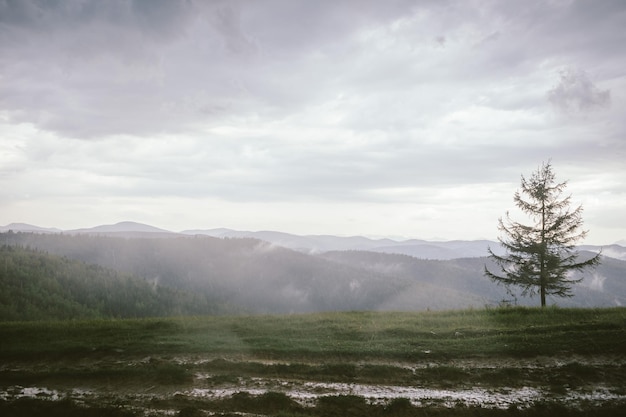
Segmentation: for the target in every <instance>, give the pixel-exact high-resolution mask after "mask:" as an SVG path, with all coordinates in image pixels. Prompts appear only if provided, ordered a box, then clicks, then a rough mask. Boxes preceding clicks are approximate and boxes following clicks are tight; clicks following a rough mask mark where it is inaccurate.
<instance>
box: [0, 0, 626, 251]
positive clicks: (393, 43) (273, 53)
mask: <svg viewBox="0 0 626 417" xmlns="http://www.w3.org/2000/svg"><path fill="white" fill-rule="evenodd" d="M624 27H626V3H624V2H623V1H621V0H616V1H608V0H607V1H600V2H591V1H524V2H510V1H480V0H476V1H450V2H447V1H426V0H424V1H409V0H406V1H400V0H398V1H377V0H371V1H363V0H352V1H314V2H313V1H291V0H275V1H252V0H249V1H245V0H241V1H183V0H180V1H176V0H171V1H170V0H159V1H157V0H142V1H140V0H135V1H132V0H110V1H98V0H76V1H46V0H39V1H37V0H0V187H1V189H2V191H1V194H0V224H7V223H11V222H27V223H32V224H36V225H39V226H44V227H52V226H55V227H60V228H65V229H69V228H78V227H89V226H95V225H98V224H104V223H113V222H117V221H122V220H133V221H139V222H144V223H149V224H153V225H155V226H158V227H162V228H167V229H170V230H182V229H187V228H215V227H230V228H234V229H246V230H268V229H269V230H281V231H285V232H292V233H301V234H344V235H345V234H362V235H384V236H405V237H408V238H432V237H442V238H446V239H475V238H480V237H487V238H495V237H496V236H497V227H496V226H497V219H498V217H500V216H501V215H503V214H504V213H505V212H506V211H507V210H509V209H512V208H513V201H512V197H513V193H514V192H515V190H516V189H517V188H518V187H519V180H520V175H522V174H524V175H530V174H531V173H532V171H534V170H535V169H536V168H537V167H538V166H539V165H540V164H541V162H542V161H546V160H548V159H551V160H552V163H553V166H554V169H555V172H556V174H557V179H558V180H569V187H568V191H569V192H570V193H572V195H573V201H574V202H575V203H577V204H583V206H584V209H585V211H584V220H585V227H586V228H587V229H589V230H590V233H589V236H588V240H587V243H597V244H608V243H613V242H615V241H618V240H621V239H626V215H625V213H626V170H625V168H626V162H624V161H626V117H625V110H626V46H625V45H626V31H625V30H624ZM519 220H524V219H523V218H521V219H519Z"/></svg>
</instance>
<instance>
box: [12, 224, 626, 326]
mask: <svg viewBox="0 0 626 417" xmlns="http://www.w3.org/2000/svg"><path fill="white" fill-rule="evenodd" d="M2 229H4V232H3V233H0V248H4V249H5V254H4V256H5V257H6V260H5V261H4V265H5V266H8V267H9V268H8V269H7V268H5V269H4V271H0V275H2V272H4V275H6V276H5V279H6V280H7V281H6V282H5V281H2V282H0V284H2V285H5V284H6V285H5V287H3V289H2V291H1V292H0V295H1V297H0V298H1V299H2V300H7V303H5V304H7V305H9V304H10V305H12V306H13V307H15V308H17V309H18V310H15V308H13V309H12V310H11V311H8V312H7V313H6V314H4V315H3V314H2V308H3V306H4V304H3V303H2V302H0V320H2V319H3V317H22V316H24V317H27V313H28V312H29V311H30V312H31V316H32V314H35V313H33V312H37V311H39V312H40V313H37V314H44V313H43V312H46V313H45V314H46V317H48V316H49V317H57V318H63V317H67V315H68V314H70V313H69V312H72V311H90V312H91V313H90V314H105V313H106V314H109V315H111V316H112V317H121V316H124V315H125V314H126V315H141V314H147V313H146V312H147V311H159V314H169V313H168V312H178V313H177V314H184V313H185V312H186V311H190V307H191V306H193V309H194V310H193V311H196V312H197V313H201V312H210V313H211V314H232V313H246V314H251V313H253V314H257V313H272V314H274V313H302V312H314V311H338V310H426V309H433V310H434V309H439V310H441V309H459V308H469V307H475V308H482V307H484V306H485V305H492V306H493V305H498V304H502V303H505V304H507V303H512V304H518V305H537V300H536V299H533V298H530V297H527V296H522V295H521V294H519V292H516V291H512V292H511V291H507V289H505V288H504V287H501V286H498V285H496V284H495V283H494V282H492V281H490V280H489V279H488V278H486V277H485V274H484V268H485V267H487V268H489V269H490V270H493V268H495V266H494V265H493V263H492V262H491V260H490V259H489V258H487V257H485V256H482V255H481V253H482V254H483V255H484V254H485V253H486V252H481V251H486V247H485V246H486V245H494V244H495V242H489V241H468V242H466V241H451V242H427V241H419V240H412V241H404V242H396V241H393V240H390V239H368V238H364V237H349V238H343V237H334V236H295V235H289V234H285V233H277V232H237V231H232V230H226V229H215V230H210V231H197V230H196V231H186V232H185V233H174V232H170V231H167V230H163V229H158V228H154V227H152V226H148V225H142V224H138V223H130V222H124V223H120V224H116V225H107V226H99V227H96V228H91V229H80V230H74V231H57V230H56V229H40V230H38V229H37V228H36V227H35V226H24V230H23V231H20V230H19V229H18V228H17V227H15V225H9V226H5V227H4V228H1V229H0V231H2ZM210 234H214V235H216V236H219V237H216V236H211V235H210ZM261 238H263V239H261ZM287 246H292V247H293V248H296V249H292V248H289V247H287ZM7 248H9V249H10V248H15V251H17V252H14V251H11V250H8V251H6V249H7ZM22 249H24V250H27V251H26V252H21V255H20V256H21V257H20V258H16V256H18V252H19V250H22ZM579 249H580V256H581V257H583V258H585V257H591V256H593V252H596V251H597V250H599V247H595V246H589V247H580V248H579ZM28 251H31V252H28ZM388 251H397V252H395V253H389V252H388ZM407 252H410V253H412V254H413V255H408V254H407ZM624 252H625V248H624V247H622V246H620V245H610V246H608V247H604V248H603V253H604V254H605V256H603V258H602V262H601V264H600V265H599V266H598V267H597V268H595V269H593V270H589V271H585V273H584V274H582V275H579V276H580V277H581V278H583V280H582V282H581V283H580V284H577V285H575V286H573V292H574V297H572V298H566V299H563V298H556V299H554V298H551V299H549V303H550V304H557V305H560V306H575V307H610V306H620V305H626V279H625V277H626V260H624V259H623V257H624ZM42 254H44V255H45V256H46V257H45V258H42ZM415 254H422V256H421V257H420V256H415ZM458 254H463V255H464V256H459V257H454V258H450V257H452V256H455V255H458ZM437 256H438V257H439V259H436V257H437ZM68 261H71V262H79V263H81V265H84V266H80V265H75V264H68V263H67V262H68ZM18 265H25V267H21V266H18ZM55 265H56V266H55ZM58 266H62V270H59V267H58ZM11 267H13V269H11ZM26 267H29V268H31V270H32V271H33V273H27V272H26V269H25V268H26ZM94 268H95V270H97V271H101V273H99V275H97V276H96V275H94V276H93V278H92V281H91V282H99V281H100V280H104V281H105V282H106V284H105V285H100V286H94V288H100V290H98V291H99V292H97V293H95V294H94V293H91V292H90V291H96V290H95V289H93V290H92V289H91V288H92V285H88V284H87V282H86V281H85V280H84V279H83V278H81V277H83V276H84V275H85V274H84V273H83V272H81V271H92V270H94ZM101 268H104V269H103V270H102V269H101ZM68 270H71V271H75V272H74V274H73V275H71V276H68V275H67V271H68ZM11 271H13V272H11ZM107 271H110V272H107ZM7 274H8V275H7ZM16 274H17V275H16ZM18 277H19V278H18ZM35 277H39V280H36V279H35ZM99 277H100V278H99ZM111 277H112V278H111ZM116 277H126V278H123V279H122V278H116ZM40 285H43V287H41V288H39V286H40ZM120 285H123V286H124V287H123V288H127V289H128V288H132V289H133V290H132V291H133V294H135V295H133V297H132V300H133V301H132V302H133V306H132V307H125V306H121V305H120V304H119V303H117V304H116V303H115V300H117V299H118V298H119V297H118V296H115V295H114V294H126V293H128V290H125V289H123V288H120V287H119V286H120ZM78 288H80V291H79V290H78ZM51 289H56V290H55V291H56V292H54V296H52V293H50V291H51ZM60 289H70V291H61V290H60ZM24 291H28V292H27V293H24ZM142 291H143V292H146V291H147V292H149V294H148V293H145V298H146V300H150V301H149V303H148V301H146V302H144V301H142V296H141V294H142ZM154 291H157V294H160V295H159V297H166V295H167V294H174V295H175V298H176V299H177V300H179V301H177V302H172V303H170V304H169V305H168V306H167V308H165V305H164V308H163V309H157V307H156V306H157V305H158V303H159V300H163V298H158V297H157V298H155V296H154V295H153V293H154ZM172 291H173V292H172ZM32 294H38V297H39V298H38V299H39V300H41V305H33V304H32V303H30V304H29V303H28V302H26V301H29V300H31V299H32V297H31V295H32ZM45 294H51V297H53V298H54V300H49V299H47V298H46V297H45V296H44V295H45ZM80 294H82V295H80ZM79 295H80V297H82V298H76V297H78V296H79ZM174 295H172V296H174ZM68 297H69V298H68ZM170 298H171V297H170ZM11 300H25V301H24V302H21V303H17V304H16V303H12V302H11ZM85 300H87V301H85ZM89 300H94V301H93V302H95V303H96V305H97V308H95V307H94V306H93V305H91V304H90V303H91V302H90V301H89ZM98 300H99V301H98ZM190 300H193V303H191V302H190ZM0 301H1V300H0ZM51 301H54V302H55V303H56V304H54V303H51ZM85 303H87V304H85ZM102 303H105V304H102ZM107 303H108V304H107ZM146 303H148V304H146ZM53 304H54V305H57V306H58V308H57V309H55V310H54V311H49V309H50V308H51V307H50V306H51V305H53ZM77 305H80V306H81V307H80V308H78V307H76V306H77ZM72 306H74V307H72ZM147 306H151V307H149V308H148V307H147ZM20 308H22V309H26V310H25V313H24V312H23V311H22V310H19V309H20ZM57 311H59V312H57ZM60 311H65V313H63V314H62V313H60Z"/></svg>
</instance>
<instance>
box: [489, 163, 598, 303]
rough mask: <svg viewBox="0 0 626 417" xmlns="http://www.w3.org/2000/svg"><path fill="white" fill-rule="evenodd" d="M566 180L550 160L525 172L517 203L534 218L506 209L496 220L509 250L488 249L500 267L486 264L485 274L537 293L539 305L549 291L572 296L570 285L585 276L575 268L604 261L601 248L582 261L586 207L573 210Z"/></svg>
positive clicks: (500, 239) (531, 292)
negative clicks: (579, 245)
mask: <svg viewBox="0 0 626 417" xmlns="http://www.w3.org/2000/svg"><path fill="white" fill-rule="evenodd" d="M566 185H567V181H566V182H561V183H557V182H556V177H555V175H554V172H553V171H552V166H551V164H550V162H547V163H543V164H542V165H541V166H540V167H539V168H538V169H537V171H536V172H534V173H533V174H532V175H531V177H530V178H529V179H526V178H525V177H524V176H523V175H522V183H521V192H520V190H518V191H516V192H515V195H514V197H513V200H514V202H515V205H516V206H517V207H518V208H519V209H520V210H521V211H522V212H523V213H525V214H527V215H528V216H529V217H530V219H531V220H532V224H530V225H526V224H522V223H518V222H515V221H513V220H512V219H511V217H510V216H509V213H508V212H507V213H506V220H503V219H502V218H500V219H498V229H499V230H500V232H501V233H502V235H503V236H500V237H499V238H498V240H499V241H500V243H501V244H502V246H503V247H504V249H505V250H506V254H505V255H503V256H499V255H496V254H495V253H494V252H493V251H492V250H491V248H489V254H490V255H489V257H490V258H491V259H493V261H494V262H495V263H496V265H497V266H498V267H499V268H500V269H501V273H492V272H491V271H489V270H488V269H487V267H486V266H485V275H486V276H487V277H489V278H491V279H492V280H493V281H495V282H496V283H499V284H504V285H505V286H506V287H507V288H510V287H512V286H513V287H520V288H521V289H522V295H530V296H533V295H535V294H537V293H539V295H540V297H541V306H542V307H545V305H546V295H555V296H558V297H571V296H572V295H573V294H572V292H571V287H572V285H573V284H575V283H577V282H580V281H581V280H582V278H573V277H572V276H571V274H570V272H572V271H582V270H583V269H585V268H587V267H592V266H595V265H597V264H599V263H600V254H599V253H598V254H597V255H595V256H594V257H592V258H591V259H587V260H581V259H580V257H579V256H578V255H579V254H578V252H577V251H576V249H575V243H576V242H578V241H579V240H581V239H583V238H584V237H585V236H586V234H587V231H581V230H580V229H581V227H582V216H581V215H582V210H583V209H582V206H578V207H577V208H576V209H574V210H570V199H571V196H568V197H562V194H563V190H564V189H565V187H566Z"/></svg>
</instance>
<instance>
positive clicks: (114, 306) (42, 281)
mask: <svg viewBox="0 0 626 417" xmlns="http://www.w3.org/2000/svg"><path fill="white" fill-rule="evenodd" d="M215 310H216V306H215V304H214V303H212V302H210V301H209V300H208V298H207V297H206V296H205V295H203V294H200V295H197V294H188V293H184V292H181V291H175V290H172V289H169V288H166V287H160V286H153V285H150V284H149V283H148V282H146V281H145V280H142V279H139V278H135V277H132V276H130V275H127V274H122V273H119V272H117V271H114V270H112V269H107V268H104V267H102V266H98V265H89V264H85V263H83V262H79V261H76V260H70V259H67V258H64V257H60V256H56V255H49V254H45V253H43V252H40V251H37V250H34V249H27V248H22V247H17V246H7V245H3V246H0V320H40V319H48V320H49V319H60V320H62V319H78V318H123V317H154V316H171V315H186V314H207V313H213V312H215Z"/></svg>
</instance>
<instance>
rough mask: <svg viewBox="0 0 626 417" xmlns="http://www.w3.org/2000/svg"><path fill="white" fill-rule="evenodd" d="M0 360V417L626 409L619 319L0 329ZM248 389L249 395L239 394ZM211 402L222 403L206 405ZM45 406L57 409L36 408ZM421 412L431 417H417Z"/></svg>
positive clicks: (306, 319) (491, 315)
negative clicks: (525, 392) (382, 396)
mask: <svg viewBox="0 0 626 417" xmlns="http://www.w3.org/2000/svg"><path fill="white" fill-rule="evenodd" d="M0 361H2V367H1V368H0V387H1V388H2V389H3V390H4V394H3V396H1V397H0V414H2V415H5V414H4V413H3V410H5V411H10V412H11V415H20V413H21V412H23V413H24V415H27V414H28V415H33V414H32V413H35V414H37V413H38V411H37V410H39V409H41V408H42V407H43V408H44V409H45V410H46V411H45V412H43V411H42V412H41V414H42V415H43V414H45V415H54V413H55V412H56V411H54V410H57V409H58V410H59V411H58V412H59V413H60V414H59V415H62V414H63V413H65V415H72V413H73V412H77V413H79V414H80V412H81V411H82V412H85V410H87V409H88V410H91V411H90V412H93V411H94V410H100V409H101V410H105V411H106V413H113V414H110V415H160V414H159V413H160V412H163V413H165V414H167V413H168V412H169V413H170V414H171V413H172V412H175V413H176V414H178V415H209V414H210V413H214V414H213V415H234V414H233V413H240V412H243V413H251V412H254V413H256V415H281V416H291V415H361V416H366V415H474V414H473V413H477V410H479V409H481V410H482V407H481V405H480V404H469V405H467V404H465V403H462V402H459V401H457V403H456V404H450V403H444V402H443V401H440V402H437V401H434V400H433V401H430V400H428V401H426V400H424V401H415V399H414V398H413V399H411V400H409V399H407V398H403V397H401V396H398V397H394V398H392V399H390V400H389V399H388V400H387V401H382V402H381V401H378V402H377V401H374V400H372V399H371V398H365V396H364V395H359V394H353V393H350V392H356V388H354V387H360V388H362V387H376V386H393V387H404V388H412V389H417V388H419V389H434V390H471V389H475V388H477V387H478V388H480V389H481V390H484V391H485V392H488V393H491V392H496V393H497V392H500V391H502V390H504V391H506V390H516V389H526V388H528V387H532V388H533V389H535V388H536V389H540V390H542V393H544V394H545V395H543V396H542V398H541V399H537V401H531V402H530V404H529V403H528V401H527V402H526V403H525V405H523V406H520V407H519V409H518V408H517V405H516V404H515V403H511V404H509V406H508V407H505V408H506V409H502V407H488V409H487V411H485V410H482V411H484V412H485V413H489V414H484V413H482V412H481V413H480V414H481V415H503V414H505V413H510V412H511V409H512V408H515V409H516V410H517V411H516V412H517V413H518V415H525V414H524V413H530V412H531V411H534V412H535V413H530V414H528V415H541V413H540V412H544V411H545V412H546V415H548V414H550V413H554V412H555V410H556V411H558V410H560V411H559V413H560V414H561V415H611V414H612V413H614V412H615V411H616V410H620V409H621V408H622V407H624V406H626V400H625V399H626V309H625V308H611V309H560V308H547V309H533V308H497V309H486V310H462V311H446V312H420V313H387V312H384V313H383V312H349V313H323V314H298V315H273V316H262V315H258V316H203V317H180V318H159V319H128V320H88V321H50V322H47V321H37V322H6V323H0ZM259 381H264V382H263V384H265V385H263V386H262V388H259V390H256V388H255V389H252V388H250V387H253V386H254V387H257V386H258V385H259V384H261V382H259ZM267 381H271V382H267ZM255 384H256V385H255ZM302 384H305V385H306V384H308V385H306V386H310V385H312V384H348V386H349V387H351V389H352V390H353V391H350V392H348V393H341V395H334V394H333V392H331V388H333V389H334V385H333V386H330V387H331V388H328V387H326V386H324V387H326V388H324V389H327V390H329V391H328V393H326V394H327V395H326V394H325V391H324V390H323V389H321V388H319V390H320V392H319V395H317V396H316V397H315V399H314V400H311V399H309V400H308V401H309V403H306V401H300V402H298V401H296V400H294V398H292V397H291V396H290V395H289V392H291V393H293V392H295V391H297V390H296V389H295V388H293V387H295V386H301V385H302ZM350 384H351V385H350ZM285 386H289V387H290V388H289V389H290V390H291V391H287V390H286V388H284V387H285ZM320 386H321V385H320ZM342 386H343V385H342ZM16 387H17V388H16ZM24 387H40V388H41V387H45V388H46V389H48V390H56V391H55V392H57V391H58V392H59V393H60V394H58V395H56V396H55V395H52V394H49V393H48V394H47V393H46V392H47V391H42V392H40V393H39V395H38V397H37V399H33V398H27V396H26V395H21V394H19V395H17V394H15V395H11V394H10V392H11V390H13V391H14V392H18V391H19V390H20V389H21V390H22V391H24V390H25V388H24ZM281 387H283V388H281ZM598 387H600V388H602V389H606V391H607V392H608V393H609V394H610V396H609V397H607V398H609V399H607V400H606V401H604V400H602V401H600V400H593V401H591V400H584V398H587V397H584V395H583V394H585V395H587V394H589V393H591V392H594V390H596V391H597V389H598ZM77 388H80V389H84V390H87V391H88V392H90V393H91V394H89V395H86V397H84V398H83V397H81V399H80V401H77V400H76V399H75V398H73V395H74V394H71V392H74V391H71V390H75V389H77ZM244 388H245V389H244ZM257 388H258V387H257ZM147 389H149V390H148V391H146V390H147ZM16 390H17V391H16ZM185 390H187V391H185ZM202 390H205V391H202ZM228 390H230V391H228ZM22 391H19V392H22ZM218 391H219V392H226V391H227V392H229V394H228V395H224V396H222V397H219V398H218V397H215V396H211V395H213V394H214V393H215V392H218ZM146 392H149V394H150V395H148V394H147V393H146ZM180 392H192V393H198V392H206V393H208V394H207V395H209V397H207V398H204V397H202V396H200V397H198V396H197V395H195V394H193V395H191V394H190V395H187V396H185V395H182V394H180ZM574 392H575V393H576V395H579V394H580V395H579V396H580V397H581V398H583V400H581V401H578V402H576V406H567V404H563V401H559V398H561V399H562V398H566V396H567V395H570V394H571V393H574ZM68 393H70V394H68ZM138 393H143V394H142V395H144V394H145V395H144V396H143V397H142V396H141V395H139V394H138ZM175 393H179V394H178V395H175ZM335 394H336V393H335ZM74 396H75V395H74ZM51 398H55V399H58V398H61V399H62V401H46V399H48V400H50V399H51ZM589 398H591V397H589ZM311 401H312V402H311ZM146 403H149V404H150V406H149V407H148V405H147V404H146ZM238 404H239V405H238ZM102 407H104V408H102ZM555 407H556V408H555ZM561 408H562V410H561ZM150 410H152V411H150ZM159 410H160V411H159ZM350 410H352V411H350ZM393 410H395V411H393ZM542 410H543V411H542ZM105 411H103V413H104V412H105ZM425 411H428V412H429V413H430V414H421V413H424V412H425ZM29 413H30V414H29ZM115 413H117V414H115ZM146 413H148V414H146ZM151 413H152V414H151ZM333 413H337V414H333ZM351 413H352V414H351ZM563 413H565V414H563ZM581 413H586V414H581Z"/></svg>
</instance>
